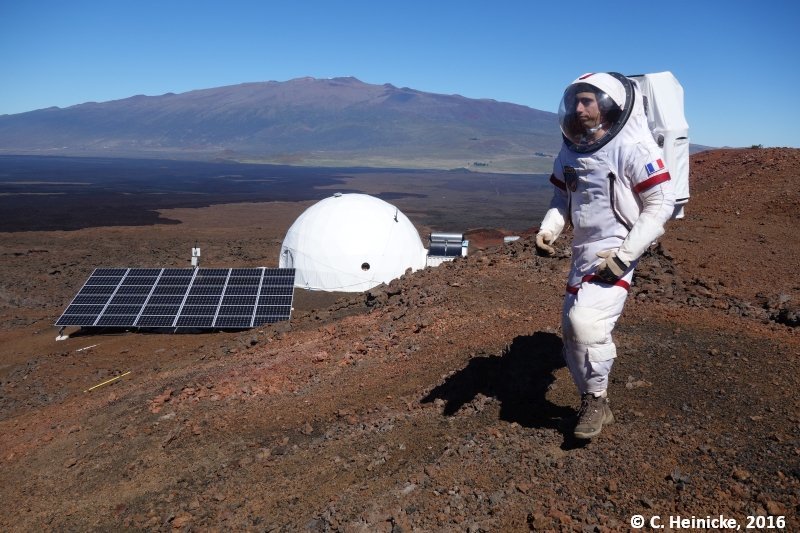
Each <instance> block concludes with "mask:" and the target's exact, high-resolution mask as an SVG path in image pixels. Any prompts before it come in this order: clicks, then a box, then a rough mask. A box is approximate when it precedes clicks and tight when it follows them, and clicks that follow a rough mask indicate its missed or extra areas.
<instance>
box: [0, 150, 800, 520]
mask: <svg viewBox="0 0 800 533" xmlns="http://www.w3.org/2000/svg"><path fill="white" fill-rule="evenodd" d="M799 168H800V150H791V149H752V150H718V151H712V152H704V153H700V154H697V155H695V156H693V159H692V193H693V198H692V201H691V203H690V204H689V207H688V208H687V216H686V218H685V219H684V220H681V221H673V222H671V223H670V225H669V227H668V230H667V234H666V235H665V237H664V238H663V239H662V241H661V243H660V245H658V246H657V247H655V248H653V249H652V250H651V251H650V252H648V254H647V256H646V257H645V258H644V259H643V260H642V263H641V265H640V268H639V273H638V275H637V277H636V278H635V283H634V287H633V289H632V293H631V296H630V298H629V300H628V304H627V307H626V310H625V313H624V314H623V317H622V319H621V320H620V322H619V325H618V327H617V330H616V332H615V338H616V341H617V345H618V347H619V348H618V351H619V357H618V359H617V362H616V364H615V368H614V371H613V379H612V385H611V389H610V397H611V398H612V408H613V410H614V412H615V415H616V418H617V423H616V424H614V425H612V426H609V427H608V428H607V429H605V430H604V431H603V433H602V434H601V435H600V436H599V437H598V438H596V439H594V440H592V441H588V442H587V441H576V440H575V439H573V438H572V437H571V436H570V430H571V427H570V425H569V419H570V416H571V415H572V413H573V412H574V408H575V407H576V405H577V403H578V398H577V395H576V393H575V390H574V386H573V385H572V382H571V379H570V377H569V373H568V371H567V369H566V368H565V367H564V365H563V362H562V360H561V358H560V348H561V337H560V326H559V316H560V305H561V299H562V297H563V287H564V279H565V274H566V272H567V270H568V266H569V253H568V249H567V245H566V240H563V242H562V241H559V245H560V248H559V254H558V256H557V257H556V258H553V259H550V258H540V257H536V256H535V255H534V254H533V253H532V241H531V239H530V237H524V238H522V239H520V240H519V241H516V242H515V243H513V244H511V245H502V244H501V243H499V242H497V241H499V239H498V237H499V235H492V234H491V232H483V233H478V232H476V233H475V234H473V236H472V238H471V240H472V242H473V244H477V245H478V247H477V248H479V249H477V250H476V251H475V252H473V253H472V254H471V255H470V256H469V257H468V258H466V259H458V260H456V261H455V262H453V263H449V264H444V265H442V266H441V267H438V268H436V269H426V270H424V271H420V272H416V273H413V274H408V275H406V276H404V277H403V278H401V279H399V280H395V281H394V282H392V283H391V284H389V285H388V286H381V287H378V288H376V289H373V290H372V291H370V292H369V293H366V294H359V295H327V294H319V293H312V294H308V293H304V292H303V291H296V297H295V298H296V301H295V313H294V315H293V317H292V320H291V322H290V323H282V324H276V325H272V326H266V327H262V328H258V329H255V330H250V331H244V332H227V333H206V334H200V335H188V334H182V335H156V334H144V333H136V332H110V331H106V332H102V333H92V334H86V333H84V332H72V333H73V335H71V337H70V338H69V339H68V340H66V341H62V342H55V340H54V338H55V335H56V331H57V330H56V328H54V327H53V326H52V323H53V321H54V320H55V318H57V317H58V315H59V314H60V312H61V311H62V310H63V308H64V306H65V305H66V303H68V302H69V300H70V298H71V297H72V296H73V295H74V293H75V291H76V290H77V289H78V288H79V286H80V283H81V282H82V280H83V279H85V278H86V276H88V273H89V272H90V271H91V268H92V267H94V266H96V265H98V264H107V265H108V264H124V265H129V266H152V265H153V264H159V265H161V264H170V263H169V261H173V262H174V261H175V259H174V258H172V257H171V255H170V254H171V253H173V252H174V250H175V249H181V250H182V249H185V250H187V251H188V250H189V248H190V247H191V244H192V243H191V240H192V239H193V238H197V237H198V236H200V237H201V240H202V241H203V242H205V243H208V245H207V248H206V249H204V253H207V254H208V255H210V256H212V257H215V258H216V259H217V260H218V262H219V264H224V265H226V266H238V265H249V266H252V265H254V264H264V265H266V266H270V265H272V264H273V263H274V262H275V259H274V258H275V257H277V250H278V248H279V244H280V238H281V236H282V231H284V230H282V231H280V232H276V233H275V235H271V234H270V233H269V231H264V232H263V233H261V234H258V235H256V236H252V237H251V236H240V235H238V234H237V233H235V232H234V230H235V228H236V227H237V225H239V226H240V225H241V223H242V221H247V220H249V221H255V220H259V221H260V222H259V224H262V225H264V226H265V227H269V226H270V223H271V222H273V223H275V224H277V222H276V221H282V222H281V223H283V224H285V223H286V221H287V220H288V221H289V222H290V221H291V220H292V219H293V217H294V216H296V214H297V213H299V212H300V211H302V209H303V208H304V207H305V206H304V205H297V204H275V205H272V206H270V209H269V217H273V219H272V220H269V219H268V220H265V219H264V216H265V215H264V212H263V208H262V207H261V206H259V205H257V204H251V205H248V204H237V205H235V206H213V207H209V208H205V209H200V210H189V209H186V210H177V209H176V210H170V211H169V212H168V218H170V219H178V220H181V221H182V222H183V223H182V224H180V225H173V226H154V227H149V228H93V229H87V230H80V231H77V232H31V233H5V234H0V246H2V256H0V274H1V275H2V279H1V280H0V312H2V326H0V344H2V361H1V362H0V413H1V414H0V497H1V498H2V500H3V501H4V502H6V505H4V506H3V510H2V511H1V512H0V529H2V530H4V531H31V530H43V529H44V530H144V529H146V530H188V531H194V530H253V531H296V530H309V531H387V532H389V531H391V532H398V531H470V532H476V531H525V530H536V531H553V530H556V531H558V530H561V531H618V530H627V529H630V520H631V517H632V516H634V515H643V516H644V517H645V519H646V520H648V521H649V520H650V519H651V517H658V518H656V520H657V521H658V522H655V523H654V524H655V525H657V524H663V525H669V517H670V516H672V517H678V516H680V517H683V518H691V517H696V518H705V517H707V516H712V517H717V516H720V515H722V516H724V517H725V518H732V519H736V520H737V521H738V523H739V524H740V525H741V527H742V529H745V528H746V527H747V525H748V517H754V518H751V519H749V520H750V525H753V526H756V525H761V526H767V525H770V524H772V525H775V526H781V525H782V529H783V530H786V531H793V530H798V529H800V521H799V520H798V511H800V395H798V394H797V391H798V389H799V388H800V338H798V330H797V325H798V309H799V308H800V305H799V304H800V278H798V275H797V273H796V268H797V265H798V264H800V256H799V254H800V241H798V239H797V237H796V235H795V233H794V226H795V225H796V221H797V219H798V214H800V194H799V193H798V189H797V186H796V183H797V181H798V177H799V174H800V171H798V169H799ZM533 222H535V221H533ZM278 226H279V224H278ZM284 227H288V226H284ZM187 256H188V254H187ZM175 266H186V265H184V264H177V263H176V264H175ZM76 280H78V282H77V286H76ZM128 371H130V374H126V375H125V376H123V377H121V378H120V379H118V380H116V381H115V382H113V383H111V384H109V385H107V386H104V387H100V388H97V389H95V390H93V391H91V392H84V391H85V390H86V389H88V388H89V387H90V386H92V385H95V384H97V383H100V382H103V381H105V380H107V379H110V378H112V377H115V376H119V375H122V374H123V373H125V372H128ZM779 517H783V518H782V519H779ZM648 529H649V528H648ZM761 529H766V527H762V528H761Z"/></svg>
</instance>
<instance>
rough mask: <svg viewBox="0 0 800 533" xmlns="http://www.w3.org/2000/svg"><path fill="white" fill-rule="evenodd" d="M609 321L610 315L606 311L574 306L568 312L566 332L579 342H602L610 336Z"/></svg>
mask: <svg viewBox="0 0 800 533" xmlns="http://www.w3.org/2000/svg"><path fill="white" fill-rule="evenodd" d="M607 321H608V315H607V314H606V313H605V312H604V311H600V310H598V309H593V308H591V307H582V306H574V307H572V309H570V310H569V313H568V314H567V324H568V327H566V328H565V333H567V334H568V335H569V336H570V337H571V340H572V341H574V342H577V343H578V344H602V343H604V342H606V341H608V337H609V335H608V327H607Z"/></svg>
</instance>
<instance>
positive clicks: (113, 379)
mask: <svg viewBox="0 0 800 533" xmlns="http://www.w3.org/2000/svg"><path fill="white" fill-rule="evenodd" d="M130 373H131V370H128V371H127V372H125V373H124V374H120V375H119V376H116V377H113V378H111V379H108V380H106V381H104V382H102V383H98V384H97V385H95V386H94V387H89V388H88V389H86V390H85V391H83V392H89V391H90V390H94V389H96V388H98V387H102V386H103V385H108V384H109V383H111V382H112V381H117V380H118V379H119V378H121V377H125V376H127V375H128V374H130Z"/></svg>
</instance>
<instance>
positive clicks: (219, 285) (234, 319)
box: [56, 267, 295, 329]
mask: <svg viewBox="0 0 800 533" xmlns="http://www.w3.org/2000/svg"><path fill="white" fill-rule="evenodd" d="M294 274H295V271H294V269H293V268H263V267H261V268H98V269H95V271H94V272H92V275H91V276H89V279H88V280H87V281H86V283H85V284H84V286H83V288H81V290H80V292H78V294H77V295H76V296H75V298H74V299H73V300H72V303H70V305H69V306H68V307H67V309H66V310H65V311H64V314H62V315H61V317H60V318H59V319H58V320H57V321H56V326H83V327H91V326H94V327H137V328H203V329H238V328H252V327H255V326H260V325H262V324H266V323H273V322H278V321H281V320H288V319H289V317H290V315H291V311H292V299H293V297H294Z"/></svg>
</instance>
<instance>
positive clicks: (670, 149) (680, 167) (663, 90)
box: [627, 72, 689, 218]
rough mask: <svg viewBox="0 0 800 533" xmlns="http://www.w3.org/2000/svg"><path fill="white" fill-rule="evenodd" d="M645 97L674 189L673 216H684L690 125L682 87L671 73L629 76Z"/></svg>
mask: <svg viewBox="0 0 800 533" xmlns="http://www.w3.org/2000/svg"><path fill="white" fill-rule="evenodd" d="M627 77H628V78H630V79H631V80H634V81H636V83H638V85H639V89H640V90H641V93H642V96H643V100H644V101H643V104H644V112H645V114H646V115H647V125H648V126H649V128H650V132H651V133H652V134H653V139H655V141H656V143H658V146H660V147H661V149H662V150H663V151H664V159H665V160H666V161H665V162H666V164H667V168H668V169H669V174H670V177H671V179H672V186H673V188H674V190H675V211H674V213H673V214H672V218H683V216H684V215H683V208H684V206H685V205H686V203H687V202H688V201H689V124H687V122H686V117H685V116H684V114H683V87H682V86H681V84H680V83H679V82H678V80H677V79H676V78H675V76H673V74H672V72H656V73H654V74H637V75H634V76H627Z"/></svg>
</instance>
